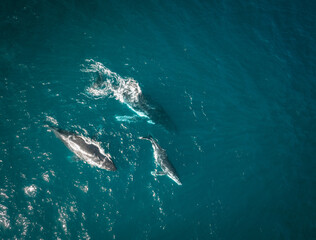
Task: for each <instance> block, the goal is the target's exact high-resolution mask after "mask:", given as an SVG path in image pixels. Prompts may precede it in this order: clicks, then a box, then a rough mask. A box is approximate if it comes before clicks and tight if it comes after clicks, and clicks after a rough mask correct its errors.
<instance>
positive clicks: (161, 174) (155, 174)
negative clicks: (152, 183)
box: [151, 170, 166, 177]
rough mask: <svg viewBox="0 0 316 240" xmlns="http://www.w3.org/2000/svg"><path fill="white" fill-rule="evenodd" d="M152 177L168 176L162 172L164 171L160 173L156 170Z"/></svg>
mask: <svg viewBox="0 0 316 240" xmlns="http://www.w3.org/2000/svg"><path fill="white" fill-rule="evenodd" d="M151 175H153V176H154V177H157V176H165V175H166V174H165V173H164V172H162V171H160V172H158V171H157V170H156V171H152V172H151Z"/></svg>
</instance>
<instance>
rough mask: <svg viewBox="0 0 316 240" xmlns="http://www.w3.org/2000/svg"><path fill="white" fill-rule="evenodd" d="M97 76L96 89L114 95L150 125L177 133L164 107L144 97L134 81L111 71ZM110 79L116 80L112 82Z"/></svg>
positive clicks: (94, 86) (94, 85)
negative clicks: (159, 126) (156, 125)
mask: <svg viewBox="0 0 316 240" xmlns="http://www.w3.org/2000/svg"><path fill="white" fill-rule="evenodd" d="M96 74H97V76H96V80H95V82H94V83H93V85H92V86H93V88H94V89H102V88H103V89H105V90H106V91H105V92H107V93H111V94H112V95H110V96H113V97H115V99H117V100H119V101H120V102H121V103H123V104H124V105H126V106H127V107H128V108H129V109H130V110H132V111H133V112H134V113H136V115H137V116H138V117H141V118H143V119H145V120H147V122H148V123H150V124H158V125H161V126H162V127H164V128H165V129H166V130H168V131H170V132H176V131H177V129H176V126H175V124H174V122H173V121H172V120H171V118H170V117H169V115H168V114H167V113H166V111H165V110H164V109H163V107H161V106H160V105H159V104H157V103H155V102H154V101H152V100H151V98H150V97H149V96H147V95H144V94H143V93H142V90H141V88H140V86H139V84H138V82H136V81H135V80H134V79H132V78H126V79H124V78H122V77H120V76H119V75H118V74H116V73H113V72H111V71H110V70H107V71H105V72H103V73H101V72H99V71H98V72H97V73H96ZM104 77H105V79H104ZM109 78H110V79H114V80H113V81H110V80H109Z"/></svg>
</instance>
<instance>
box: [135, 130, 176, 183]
mask: <svg viewBox="0 0 316 240" xmlns="http://www.w3.org/2000/svg"><path fill="white" fill-rule="evenodd" d="M139 139H143V140H148V141H150V142H151V144H152V147H153V149H154V157H155V163H156V165H157V166H160V167H161V170H162V171H159V172H158V171H157V169H156V170H155V171H152V172H151V174H152V175H153V176H155V177H156V176H165V175H166V176H168V177H169V178H171V179H172V180H173V181H175V182H176V183H177V184H178V185H182V183H181V181H180V179H179V177H178V175H177V173H176V170H175V169H174V167H173V166H172V164H171V163H170V162H169V160H168V157H167V153H166V150H164V149H163V148H161V147H160V146H159V145H158V143H157V141H155V140H154V139H153V138H152V137H151V136H148V137H139Z"/></svg>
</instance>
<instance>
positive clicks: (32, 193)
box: [24, 184, 37, 197]
mask: <svg viewBox="0 0 316 240" xmlns="http://www.w3.org/2000/svg"><path fill="white" fill-rule="evenodd" d="M24 192H25V194H26V195H27V196H29V197H35V196H36V194H37V187H36V185H34V184H32V185H31V186H28V187H25V188H24Z"/></svg>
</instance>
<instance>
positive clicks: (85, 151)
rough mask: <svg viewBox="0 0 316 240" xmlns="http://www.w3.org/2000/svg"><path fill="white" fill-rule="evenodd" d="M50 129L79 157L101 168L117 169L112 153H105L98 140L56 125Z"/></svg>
mask: <svg viewBox="0 0 316 240" xmlns="http://www.w3.org/2000/svg"><path fill="white" fill-rule="evenodd" d="M50 129H51V130H52V131H53V132H54V134H55V135H56V137H57V138H59V139H60V140H61V141H62V142H63V143H64V144H65V145H66V146H67V148H68V149H69V150H70V151H72V152H73V153H74V154H75V155H76V156H77V157H78V158H79V159H81V160H83V161H85V162H87V163H89V164H90V165H93V166H96V167H98V168H101V169H105V170H108V171H116V167H115V165H114V163H113V161H112V158H111V155H110V154H108V153H105V152H104V150H103V148H102V147H101V145H100V144H99V143H98V142H96V141H93V140H92V139H90V138H87V137H84V136H81V135H78V134H75V133H71V132H68V131H66V130H63V129H59V128H56V127H50Z"/></svg>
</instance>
